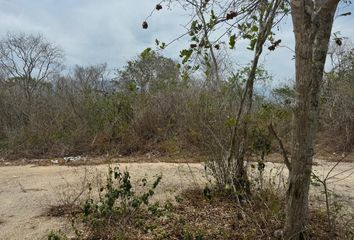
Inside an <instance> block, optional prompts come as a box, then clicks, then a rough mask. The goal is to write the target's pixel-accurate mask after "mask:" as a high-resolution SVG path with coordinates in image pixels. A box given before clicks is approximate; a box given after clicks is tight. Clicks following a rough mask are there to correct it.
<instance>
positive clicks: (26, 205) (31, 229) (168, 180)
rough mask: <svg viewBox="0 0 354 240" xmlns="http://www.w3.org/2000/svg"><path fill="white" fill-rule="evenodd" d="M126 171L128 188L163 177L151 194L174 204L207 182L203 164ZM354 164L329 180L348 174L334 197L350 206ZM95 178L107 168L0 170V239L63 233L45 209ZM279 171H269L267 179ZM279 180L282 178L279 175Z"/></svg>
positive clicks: (342, 167) (321, 169) (63, 224)
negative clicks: (130, 184)
mask: <svg viewBox="0 0 354 240" xmlns="http://www.w3.org/2000/svg"><path fill="white" fill-rule="evenodd" d="M332 165H333V164H331V163H324V165H319V166H315V167H314V168H315V171H317V173H318V174H319V175H321V174H322V173H323V174H325V173H327V172H328V170H329V169H330V168H331V166H332ZM120 166H121V168H126V167H127V168H128V169H129V171H130V173H131V176H132V177H133V182H134V181H136V180H137V179H139V178H143V177H152V176H154V175H158V174H162V176H163V178H162V182H161V185H160V186H159V187H158V189H157V191H156V199H166V198H170V197H171V198H173V197H174V196H175V195H177V194H178V193H179V192H180V191H181V190H182V189H185V188H188V187H193V186H196V185H197V186H200V187H203V186H204V184H205V182H206V179H205V173H204V166H203V165H202V164H178V163H131V164H126V163H125V164H121V165H120ZM271 168H277V169H279V168H281V165H279V164H271V163H270V164H267V169H271ZM353 168H354V163H343V164H341V165H339V166H338V167H337V168H336V169H335V170H334V171H333V174H336V173H339V172H342V171H345V170H347V169H352V170H351V171H348V172H347V175H341V176H338V177H337V178H336V179H333V180H340V179H342V178H343V176H348V177H347V178H346V179H342V180H341V181H339V182H336V183H335V184H336V185H335V189H336V192H337V193H340V194H341V195H343V196H344V198H345V199H346V200H348V201H349V202H350V203H352V205H353V206H354V186H353V185H354V174H352V175H350V173H353ZM85 172H86V173H89V174H88V176H96V175H97V174H104V173H106V172H107V165H99V166H90V167H66V166H47V167H37V166H36V167H35V166H29V165H28V166H11V167H0V239H4V240H5V239H6V240H8V239H45V235H46V234H47V233H48V232H49V231H50V230H52V229H59V228H61V229H63V228H64V229H65V228H67V227H68V225H67V223H66V222H65V221H64V219H58V218H49V217H45V216H43V213H44V212H45V210H46V208H48V206H50V205H51V204H56V203H58V202H60V201H61V200H60V199H62V198H65V197H66V196H65V195H70V194H71V193H72V192H73V191H77V190H78V189H80V186H82V181H83V179H84V175H85ZM279 172H280V171H279V170H277V171H272V174H276V173H279ZM281 174H283V175H286V171H285V170H284V171H283V172H282V173H281Z"/></svg>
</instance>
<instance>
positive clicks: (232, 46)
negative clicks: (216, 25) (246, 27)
mask: <svg viewBox="0 0 354 240" xmlns="http://www.w3.org/2000/svg"><path fill="white" fill-rule="evenodd" d="M235 43H236V35H235V34H233V35H231V36H230V39H229V45H230V49H234V48H235Z"/></svg>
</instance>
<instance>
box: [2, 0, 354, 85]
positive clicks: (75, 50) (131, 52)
mask: <svg viewBox="0 0 354 240" xmlns="http://www.w3.org/2000/svg"><path fill="white" fill-rule="evenodd" d="M157 2H158V1H157V0H0V6H1V7H0V37H1V38H2V37H5V36H6V33H7V32H11V33H16V32H24V33H28V34H31V33H33V34H37V33H40V34H42V35H43V36H44V37H45V38H46V39H47V40H49V41H50V42H52V43H55V44H56V45H58V46H59V47H61V48H62V49H63V50H64V52H65V64H66V66H67V69H69V68H70V66H73V65H76V64H78V65H92V64H100V63H107V64H108V68H109V69H111V70H113V69H117V68H122V67H123V66H124V65H125V64H126V62H127V61H129V60H131V59H132V58H134V57H135V56H136V55H137V54H139V53H140V52H142V51H143V50H144V49H145V48H147V47H153V46H154V42H155V39H159V40H161V41H164V42H169V41H170V40H173V39H174V38H176V37H178V36H180V34H182V33H184V32H185V29H184V27H183V24H185V23H186V22H187V20H188V15H187V14H186V12H184V11H183V10H182V9H180V8H178V7H176V6H174V7H173V8H172V9H167V7H166V6H164V8H163V10H162V11H159V12H155V13H154V14H153V15H152V17H150V18H149V19H148V22H149V28H148V29H147V30H143V29H142V27H141V24H142V22H143V21H144V20H145V18H146V17H147V16H148V15H149V14H150V12H151V10H152V9H153V8H154V6H155V4H156V3H157ZM348 11H352V12H353V15H354V4H353V5H350V6H348V5H344V4H342V5H340V7H339V10H338V14H340V13H344V12H348ZM353 15H352V16H349V17H340V18H337V19H336V20H335V24H334V27H333V32H337V31H340V32H341V34H342V35H343V36H345V37H347V38H348V40H349V41H351V42H354V27H353V25H354V16H353ZM276 38H281V39H282V45H284V46H286V47H283V48H279V49H277V50H276V51H274V52H269V51H268V50H266V51H265V54H263V57H262V61H261V63H263V64H264V66H265V68H266V69H267V70H268V71H269V72H270V74H271V75H273V76H274V79H275V80H276V81H277V82H278V83H286V81H289V79H293V78H294V61H293V60H292V57H293V52H292V51H291V50H289V48H290V49H294V37H293V32H292V26H291V19H290V17H288V18H287V19H286V20H285V21H284V22H283V23H282V24H281V25H280V27H279V31H276ZM188 46H189V45H188V39H186V38H184V39H181V40H179V41H177V42H175V43H174V44H172V45H170V46H169V47H168V48H167V49H166V50H164V52H162V54H164V55H165V56H167V57H171V58H173V59H175V60H179V58H178V55H179V51H180V50H181V49H183V48H185V47H188ZM245 48H246V47H245V43H242V42H240V44H238V45H236V50H235V51H234V52H233V53H232V61H233V62H235V63H237V64H238V65H241V66H242V65H245V64H247V63H248V62H249V61H250V57H251V54H250V51H248V50H246V49H245Z"/></svg>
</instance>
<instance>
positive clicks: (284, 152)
mask: <svg viewBox="0 0 354 240" xmlns="http://www.w3.org/2000/svg"><path fill="white" fill-rule="evenodd" d="M268 129H269V131H270V132H271V133H272V134H273V135H274V137H275V138H276V139H277V141H278V143H279V146H280V149H281V151H282V155H283V158H284V163H285V165H286V167H287V168H288V170H289V171H291V163H290V161H289V157H288V154H287V152H286V150H285V147H284V144H283V141H282V140H281V139H280V137H279V136H278V135H277V133H276V132H275V130H274V127H273V124H272V123H271V124H269V126H268Z"/></svg>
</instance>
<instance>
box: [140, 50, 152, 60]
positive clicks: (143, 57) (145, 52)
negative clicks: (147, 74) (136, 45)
mask: <svg viewBox="0 0 354 240" xmlns="http://www.w3.org/2000/svg"><path fill="white" fill-rule="evenodd" d="M150 52H151V48H146V49H145V50H144V51H143V52H142V53H141V54H140V56H141V58H142V59H146V58H148V57H149V56H150Z"/></svg>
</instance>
